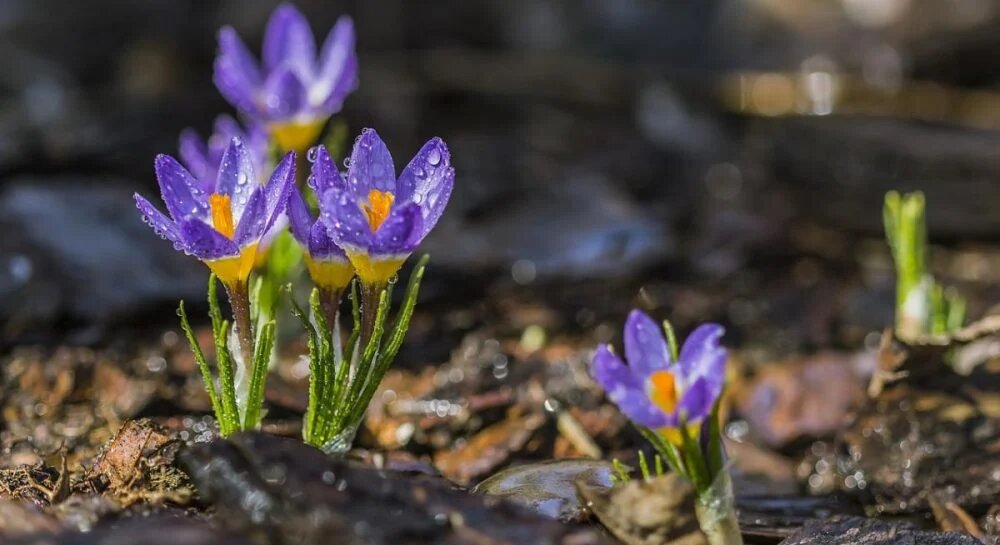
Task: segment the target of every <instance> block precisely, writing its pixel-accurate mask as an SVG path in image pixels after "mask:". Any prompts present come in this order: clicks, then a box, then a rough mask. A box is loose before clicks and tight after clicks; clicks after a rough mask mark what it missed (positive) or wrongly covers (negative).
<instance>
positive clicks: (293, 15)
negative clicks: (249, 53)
mask: <svg viewBox="0 0 1000 545" xmlns="http://www.w3.org/2000/svg"><path fill="white" fill-rule="evenodd" d="M263 57H264V69H265V70H267V71H268V72H270V71H272V70H275V69H276V68H277V67H278V66H281V65H282V64H288V63H292V64H295V65H298V66H300V68H301V69H305V70H308V72H306V73H304V74H303V75H310V76H311V75H312V73H313V72H314V71H315V70H314V68H313V65H314V63H315V62H316V40H315V38H313V34H312V30H310V29H309V22H308V21H307V20H306V18H305V16H304V15H302V12H300V11H299V10H298V9H296V8H295V6H293V5H291V4H281V5H280V6H278V8H277V9H275V10H274V13H273V14H272V15H271V19H270V20H269V21H268V22H267V30H266V31H265V32H264V52H263Z"/></svg>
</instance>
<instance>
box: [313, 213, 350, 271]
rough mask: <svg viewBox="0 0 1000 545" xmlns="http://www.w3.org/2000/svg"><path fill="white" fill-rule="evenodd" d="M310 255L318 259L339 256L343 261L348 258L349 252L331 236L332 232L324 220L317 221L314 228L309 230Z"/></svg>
mask: <svg viewBox="0 0 1000 545" xmlns="http://www.w3.org/2000/svg"><path fill="white" fill-rule="evenodd" d="M307 247H308V249H309V255H310V256H312V257H314V258H316V259H325V260H329V259H332V258H337V259H340V260H343V261H346V260H347V254H345V253H344V250H342V249H341V248H340V246H337V244H336V243H334V242H333V239H332V238H330V233H329V231H328V230H327V228H326V225H324V224H323V222H319V221H318V222H316V224H315V225H313V226H312V230H311V231H310V232H309V245H308V246H307Z"/></svg>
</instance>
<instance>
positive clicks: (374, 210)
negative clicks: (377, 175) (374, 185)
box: [361, 189, 396, 233]
mask: <svg viewBox="0 0 1000 545" xmlns="http://www.w3.org/2000/svg"><path fill="white" fill-rule="evenodd" d="M394 200H396V197H395V196H394V195H393V194H392V193H389V192H388V191H379V190H377V189H373V190H371V191H369V192H368V204H363V205H361V208H362V210H364V212H365V215H366V216H368V226H369V227H371V228H372V232H373V233H374V232H375V231H378V228H379V227H380V226H381V225H382V222H384V221H385V219H386V218H388V217H389V210H390V209H391V208H392V202H393V201H394Z"/></svg>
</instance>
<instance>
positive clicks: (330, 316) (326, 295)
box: [319, 288, 344, 335]
mask: <svg viewBox="0 0 1000 545" xmlns="http://www.w3.org/2000/svg"><path fill="white" fill-rule="evenodd" d="M343 293H344V291H343V290H328V289H323V288H319V301H320V304H321V305H322V306H323V317H324V318H326V325H327V327H329V328H330V331H332V332H333V334H334V335H339V334H340V327H339V324H338V323H337V309H339V308H340V298H341V296H342V295H343Z"/></svg>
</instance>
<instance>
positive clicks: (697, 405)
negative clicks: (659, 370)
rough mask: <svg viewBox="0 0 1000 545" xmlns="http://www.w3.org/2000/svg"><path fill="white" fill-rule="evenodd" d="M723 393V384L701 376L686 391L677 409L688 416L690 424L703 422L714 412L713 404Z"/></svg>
mask: <svg viewBox="0 0 1000 545" xmlns="http://www.w3.org/2000/svg"><path fill="white" fill-rule="evenodd" d="M721 393H722V387H721V384H720V385H716V384H714V383H713V382H712V381H711V380H709V379H708V378H700V379H698V380H696V381H694V383H693V384H691V385H690V386H689V387H688V389H687V390H685V391H684V394H683V395H682V396H681V401H680V404H679V405H678V407H677V410H678V411H679V412H680V413H682V414H683V415H684V416H685V417H686V419H687V422H688V423H689V424H695V423H698V422H701V421H702V420H703V419H704V418H705V417H707V416H708V415H709V414H710V413H711V412H712V406H713V405H714V404H715V400H716V399H718V397H719V394H721Z"/></svg>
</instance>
